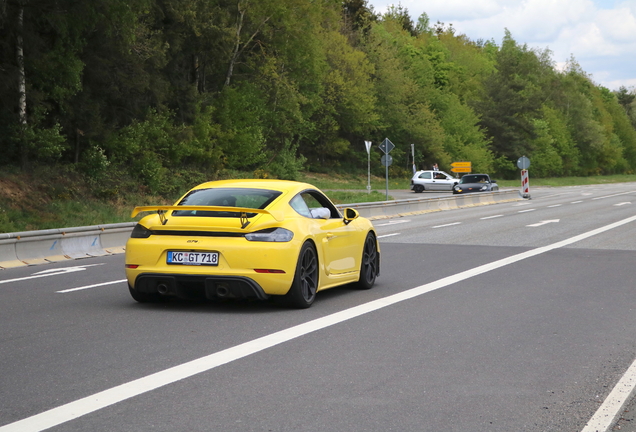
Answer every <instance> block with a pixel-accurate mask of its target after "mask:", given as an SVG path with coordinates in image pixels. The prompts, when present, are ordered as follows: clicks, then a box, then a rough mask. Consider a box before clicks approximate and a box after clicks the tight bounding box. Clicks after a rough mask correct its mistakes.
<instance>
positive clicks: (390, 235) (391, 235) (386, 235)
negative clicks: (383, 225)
mask: <svg viewBox="0 0 636 432" xmlns="http://www.w3.org/2000/svg"><path fill="white" fill-rule="evenodd" d="M400 234H401V233H393V234H384V235H381V236H378V238H379V239H381V238H384V237H393V236H396V235H400Z"/></svg>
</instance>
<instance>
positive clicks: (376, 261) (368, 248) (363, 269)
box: [356, 233, 380, 289]
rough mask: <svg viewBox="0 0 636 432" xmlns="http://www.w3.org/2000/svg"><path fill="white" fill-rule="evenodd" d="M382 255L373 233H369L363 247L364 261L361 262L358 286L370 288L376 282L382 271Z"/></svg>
mask: <svg viewBox="0 0 636 432" xmlns="http://www.w3.org/2000/svg"><path fill="white" fill-rule="evenodd" d="M379 265H380V256H379V255H378V244H377V243H376V240H375V235H373V233H369V234H367V238H366V239H365V241H364V247H363V249H362V263H361V264H360V279H359V280H358V283H357V284H356V286H357V287H358V288H360V289H369V288H371V287H372V286H373V285H374V284H375V278H376V277H377V275H378V274H379V273H380V271H379V270H380V269H379V268H378V267H379Z"/></svg>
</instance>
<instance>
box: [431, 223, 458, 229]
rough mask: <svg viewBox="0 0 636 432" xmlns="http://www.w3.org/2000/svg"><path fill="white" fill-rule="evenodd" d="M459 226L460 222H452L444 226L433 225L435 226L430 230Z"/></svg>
mask: <svg viewBox="0 0 636 432" xmlns="http://www.w3.org/2000/svg"><path fill="white" fill-rule="evenodd" d="M459 224H461V222H453V223H449V224H444V225H435V226H433V227H431V228H444V227H447V226H453V225H459Z"/></svg>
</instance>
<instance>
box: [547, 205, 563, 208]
mask: <svg viewBox="0 0 636 432" xmlns="http://www.w3.org/2000/svg"><path fill="white" fill-rule="evenodd" d="M562 205H563V204H554V205H551V206H548V208H552V207H561V206H562Z"/></svg>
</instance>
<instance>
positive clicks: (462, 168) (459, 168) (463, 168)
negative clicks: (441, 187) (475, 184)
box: [451, 166, 472, 173]
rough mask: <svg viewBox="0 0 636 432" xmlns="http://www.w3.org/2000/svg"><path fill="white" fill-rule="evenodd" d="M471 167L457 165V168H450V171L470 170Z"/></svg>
mask: <svg viewBox="0 0 636 432" xmlns="http://www.w3.org/2000/svg"><path fill="white" fill-rule="evenodd" d="M471 169H472V168H471V167H469V166H468V167H457V168H451V171H452V172H456V173H460V172H470V171H471Z"/></svg>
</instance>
